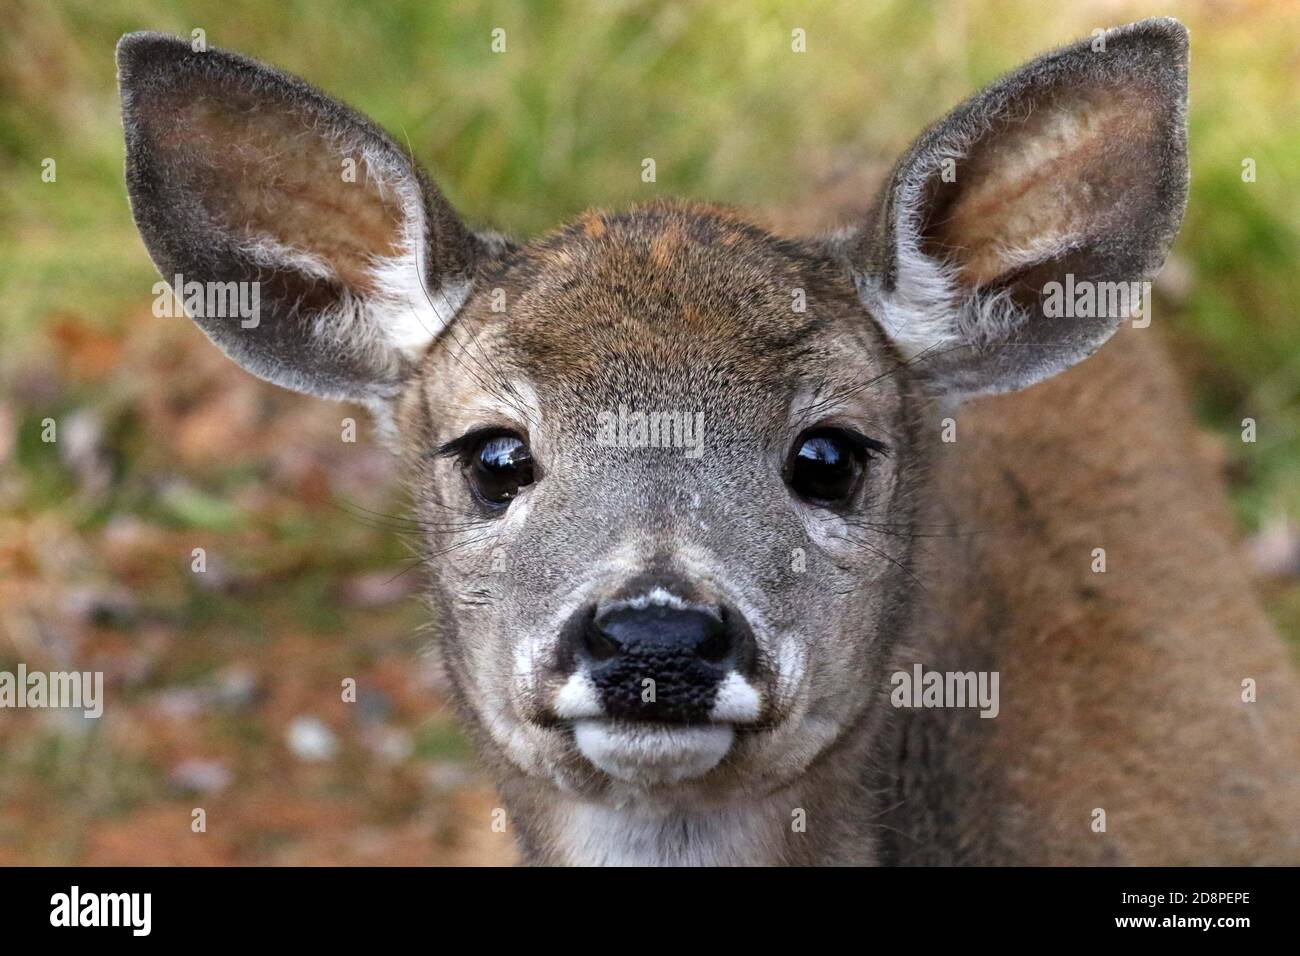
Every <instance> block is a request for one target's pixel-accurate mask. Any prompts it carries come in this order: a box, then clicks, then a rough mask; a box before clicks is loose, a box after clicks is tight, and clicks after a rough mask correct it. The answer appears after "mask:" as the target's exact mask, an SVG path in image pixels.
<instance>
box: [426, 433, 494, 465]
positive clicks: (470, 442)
mask: <svg viewBox="0 0 1300 956" xmlns="http://www.w3.org/2000/svg"><path fill="white" fill-rule="evenodd" d="M513 434H515V432H513V431H511V430H510V429H509V428H501V427H500V426H497V425H484V426H483V427H482V428H475V429H473V430H472V431H468V432H466V433H465V434H463V435H461V436H460V437H459V438H453V439H452V440H451V441H449V442H447V443H446V444H445V445H441V446H439V447H438V448H435V449H434V450H433V451H432V452H429V453H428V457H430V458H456V459H459V460H460V462H461V463H462V464H468V462H469V455H470V452H471V451H473V450H474V449H475V448H477V447H478V445H479V444H480V443H481V442H484V441H486V440H488V439H489V438H497V437H500V436H503V435H513Z"/></svg>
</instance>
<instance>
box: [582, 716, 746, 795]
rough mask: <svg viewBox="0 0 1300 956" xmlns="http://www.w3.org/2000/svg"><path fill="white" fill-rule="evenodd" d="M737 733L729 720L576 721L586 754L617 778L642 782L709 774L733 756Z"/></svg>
mask: <svg viewBox="0 0 1300 956" xmlns="http://www.w3.org/2000/svg"><path fill="white" fill-rule="evenodd" d="M735 736H736V734H735V731H733V730H732V729H731V727H730V726H728V725H726V724H710V725H708V726H705V727H669V726H665V725H663V724H651V725H647V726H640V725H637V724H625V723H614V722H611V721H608V720H579V721H576V722H575V723H574V725H573V737H574V740H575V741H576V742H577V744H578V749H579V750H580V751H582V755H583V756H584V757H586V758H587V759H588V760H590V761H591V762H592V763H593V764H595V766H596V767H598V768H599V769H601V770H603V771H605V773H607V774H609V775H610V776H611V777H614V778H616V779H618V780H625V781H627V782H628V783H637V784H665V783H677V782H679V781H681V780H691V779H693V778H695V777H700V776H703V775H704V774H706V773H708V772H709V771H710V770H712V769H713V768H714V767H716V766H717V765H718V762H719V761H720V760H722V758H723V757H725V756H726V755H727V751H728V750H730V749H731V742H732V740H733V739H734V738H735Z"/></svg>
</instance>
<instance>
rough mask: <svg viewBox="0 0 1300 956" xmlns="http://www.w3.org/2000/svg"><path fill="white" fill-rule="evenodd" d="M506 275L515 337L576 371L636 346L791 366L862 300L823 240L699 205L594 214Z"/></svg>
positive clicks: (544, 358) (531, 251)
mask: <svg viewBox="0 0 1300 956" xmlns="http://www.w3.org/2000/svg"><path fill="white" fill-rule="evenodd" d="M503 278H504V286H505V287H506V291H507V296H508V299H509V301H510V307H509V312H510V324H511V327H512V331H511V338H512V339H513V340H514V341H515V342H517V343H518V344H519V345H520V347H521V348H522V349H523V350H524V351H525V353H526V354H527V355H528V356H529V358H530V359H532V360H534V361H535V362H536V363H537V366H538V367H539V368H548V369H551V370H552V371H553V372H554V373H556V374H565V375H571V374H573V373H574V372H575V371H581V370H583V369H595V368H597V367H598V365H599V363H600V362H601V361H602V359H603V357H607V356H608V354H609V353H611V352H622V351H625V350H626V349H627V348H628V347H629V346H636V347H639V348H644V349H647V350H664V349H667V350H669V352H670V353H671V351H672V350H674V349H676V350H682V349H689V350H690V351H691V353H692V356H693V357H694V358H696V359H699V358H700V357H701V356H702V355H703V354H704V351H703V350H704V349H705V348H706V347H717V348H720V349H721V350H722V351H723V352H724V353H726V354H736V353H737V352H739V351H752V352H754V353H756V354H763V355H768V356H770V357H771V358H772V360H774V361H775V360H781V361H789V359H790V358H791V355H792V354H793V353H797V352H798V351H799V350H800V349H802V348H805V347H806V346H807V344H808V341H809V337H810V336H812V335H813V334H814V333H816V332H817V331H819V330H820V329H823V328H825V327H826V326H827V325H828V323H829V322H831V321H832V320H834V319H838V318H841V317H842V316H840V315H839V314H838V313H839V311H840V310H841V309H843V310H847V311H851V309H852V305H853V303H854V301H855V300H854V298H853V291H852V287H851V285H850V284H849V282H848V280H847V279H846V278H845V277H844V276H843V275H842V273H841V272H840V271H839V269H837V268H836V267H835V265H834V264H833V263H832V262H831V261H830V260H829V259H828V258H827V257H825V256H824V255H823V254H822V253H821V252H820V251H819V250H818V249H817V247H815V246H813V245H811V244H804V243H799V242H793V241H789V240H785V239H780V238H777V237H775V236H773V235H771V234H770V233H768V232H766V231H765V230H763V229H762V228H761V227H759V226H757V225H755V224H753V223H751V222H748V221H747V220H745V219H744V218H742V217H741V216H740V215H739V214H737V213H736V212H734V211H733V210H730V209H727V208H725V207H720V206H714V205H701V204H690V203H667V202H656V203H652V204H649V205H646V206H641V207H637V208H635V209H633V210H631V211H629V212H625V213H608V212H603V211H591V212H588V213H586V214H584V215H583V216H582V217H580V218H579V219H578V220H577V221H576V222H574V223H572V224H570V225H568V226H566V227H564V228H562V229H559V230H557V231H555V232H552V233H550V234H548V235H546V236H544V237H542V238H540V239H538V240H536V241H535V242H533V243H530V244H528V245H527V246H525V247H523V249H522V250H521V251H520V253H519V258H518V259H517V260H516V261H514V262H512V263H511V264H510V266H509V268H508V270H507V272H506V275H505V276H504V277H503ZM805 304H806V307H802V306H804V305H805ZM801 307H802V308H801ZM579 342H581V343H582V347H577V343H579ZM667 357H671V354H670V355H669V356H667Z"/></svg>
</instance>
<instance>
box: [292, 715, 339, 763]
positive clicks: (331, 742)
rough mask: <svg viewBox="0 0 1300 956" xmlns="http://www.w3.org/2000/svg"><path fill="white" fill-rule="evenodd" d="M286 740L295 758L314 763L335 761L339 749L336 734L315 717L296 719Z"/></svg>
mask: <svg viewBox="0 0 1300 956" xmlns="http://www.w3.org/2000/svg"><path fill="white" fill-rule="evenodd" d="M286 739H287V740H288V743H289V749H290V750H291V751H292V752H293V754H294V756H295V757H297V758H298V759H299V760H307V761H310V762H312V763H319V762H321V761H324V760H333V759H334V756H335V754H337V753H338V749H339V744H338V740H337V738H335V736H334V732H333V731H332V730H330V729H329V728H328V727H326V726H325V725H324V724H323V723H321V721H319V720H318V719H317V718H315V717H295V718H294V719H293V720H292V721H291V722H290V724H289V731H288V734H287V735H286Z"/></svg>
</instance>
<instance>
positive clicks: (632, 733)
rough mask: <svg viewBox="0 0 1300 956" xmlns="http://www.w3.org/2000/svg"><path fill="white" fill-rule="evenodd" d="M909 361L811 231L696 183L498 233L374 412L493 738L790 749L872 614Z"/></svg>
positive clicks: (609, 778)
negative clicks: (506, 249)
mask: <svg viewBox="0 0 1300 956" xmlns="http://www.w3.org/2000/svg"><path fill="white" fill-rule="evenodd" d="M494 296H495V301H496V302H497V303H500V302H501V301H502V300H504V302H505V303H507V304H508V313H499V312H493V311H492V303H493V301H494ZM913 388H914V385H913V383H912V380H911V379H910V378H909V376H908V375H907V374H906V370H905V368H904V366H903V364H902V362H901V361H900V359H899V357H898V355H897V353H896V351H895V350H894V349H893V348H892V347H891V346H890V345H889V344H888V342H887V340H886V339H885V337H884V336H883V335H882V334H881V333H880V331H879V329H878V327H877V326H876V325H874V324H873V323H872V322H870V321H869V320H867V319H866V317H865V316H864V315H863V314H862V310H861V306H860V305H859V304H858V299H857V293H856V291H855V290H854V287H853V284H852V282H851V281H850V280H849V279H848V277H847V276H846V275H845V273H844V272H843V270H842V269H841V268H840V267H839V266H838V265H837V264H836V262H835V261H834V260H833V259H832V258H831V256H830V255H829V254H828V253H827V252H826V251H825V250H824V249H822V248H820V247H818V246H815V245H807V246H802V245H798V244H794V243H789V242H782V241H779V240H777V239H775V238H773V237H771V236H769V235H767V234H766V233H764V232H763V231H762V230H760V229H758V228H756V227H754V226H751V225H748V224H746V223H744V222H742V221H740V220H738V219H737V218H735V217H734V216H733V215H731V214H729V213H726V212H723V211H718V210H713V209H704V208H690V207H674V206H651V207H647V208H643V209H641V210H638V211H635V212H632V213H630V214H627V215H621V216H604V215H600V214H589V215H588V216H587V217H586V218H585V219H583V220H582V221H580V222H578V223H577V224H575V225H573V226H570V227H568V228H566V229H564V230H561V231H560V232H557V233H555V234H553V235H551V236H548V237H546V238H544V239H542V240H540V241H539V242H536V243H533V244H529V245H526V246H523V247H521V248H519V249H518V250H515V251H513V252H511V253H509V254H506V255H504V256H503V257H502V258H501V259H500V260H499V261H498V263H497V264H496V265H495V266H494V267H493V268H492V270H491V271H490V272H489V273H488V274H486V275H484V276H483V278H482V281H481V282H480V283H479V291H477V292H476V293H475V294H474V295H473V296H472V297H471V298H470V300H469V301H468V302H467V303H466V304H465V306H464V308H463V310H462V311H461V314H460V316H459V317H458V318H457V321H456V327H455V329H448V334H447V335H446V336H445V337H444V338H443V339H442V340H441V341H440V342H439V343H438V344H437V346H436V347H435V348H433V349H432V350H431V351H430V352H429V354H428V355H427V357H426V359H425V361H424V363H423V365H422V366H421V369H420V372H419V374H418V376H417V377H416V380H415V381H414V383H413V384H412V386H411V387H410V389H409V390H408V391H407V393H406V394H405V396H404V398H403V401H402V403H401V404H402V414H401V428H400V430H401V433H402V435H403V445H404V447H405V449H406V452H407V456H408V458H410V459H411V461H412V466H413V473H414V475H415V488H416V491H417V496H418V499H419V501H420V505H419V507H420V515H421V519H422V522H423V523H424V525H425V526H426V527H427V528H428V529H429V532H430V533H429V535H428V538H427V541H428V544H429V565H430V567H431V569H432V570H433V577H434V581H435V587H434V593H435V608H436V610H435V614H436V615H437V617H438V618H439V619H440V621H442V622H443V623H444V625H445V629H446V632H447V634H446V640H445V646H446V648H447V651H448V660H449V664H450V666H451V668H452V670H453V672H454V674H455V680H456V684H457V686H458V687H460V688H461V689H462V692H463V693H464V696H465V699H466V701H467V702H468V704H469V707H470V709H471V710H472V711H473V712H474V714H475V716H476V718H477V719H478V720H479V721H480V722H481V723H482V725H483V726H484V728H485V729H486V730H487V731H488V733H490V734H491V735H492V736H493V738H494V742H495V743H496V744H497V745H498V746H501V747H503V748H504V749H505V752H506V753H507V755H508V756H509V758H510V760H512V761H513V762H514V763H515V764H516V765H518V766H520V767H523V768H526V769H527V770H528V771H529V772H531V773H535V774H539V775H547V776H552V777H555V778H557V779H560V780H562V782H563V783H564V785H565V786H567V787H569V788H582V787H586V788H597V789H602V788H609V787H615V788H617V787H622V786H628V787H633V788H646V787H660V786H669V785H672V786H675V787H680V786H681V785H682V784H683V782H684V781H687V780H692V779H695V778H699V777H703V776H705V775H709V776H710V785H711V786H715V785H717V783H718V781H719V780H720V779H723V778H725V779H727V780H731V781H732V782H734V783H737V784H743V785H745V786H749V787H754V786H763V785H765V782H764V781H765V779H766V781H768V782H770V781H771V780H772V779H773V778H774V775H780V776H782V777H785V776H789V775H791V774H794V773H796V772H798V770H799V769H801V767H802V765H803V764H804V763H806V762H807V761H808V760H809V759H811V758H812V757H814V756H815V755H816V754H817V753H818V752H819V751H820V749H821V747H822V746H824V745H825V744H826V743H827V742H829V740H830V739H831V738H832V737H833V736H834V733H835V731H836V729H837V728H839V727H841V726H843V725H844V724H845V723H846V722H847V721H849V720H851V718H852V717H853V716H854V715H855V713H856V711H857V710H858V709H860V708H861V707H863V706H864V705H865V704H866V702H867V700H868V695H865V694H862V693H860V692H856V691H855V689H860V688H861V687H864V686H867V684H868V683H869V681H870V680H871V678H872V676H873V668H874V666H875V665H876V663H877V662H878V661H879V659H880V656H881V654H882V653H883V651H884V650H885V649H887V648H888V646H889V645H890V643H891V638H892V636H893V634H894V633H896V632H897V629H898V627H897V622H896V621H893V620H892V618H893V616H894V615H895V614H896V613H897V611H898V609H899V608H900V607H901V606H902V604H903V603H904V601H903V598H902V596H903V594H904V593H905V592H906V590H907V588H908V580H907V579H908V570H907V565H908V562H909V545H910V540H911V539H910V538H909V537H908V534H907V528H908V526H909V522H910V521H911V499H912V494H911V489H912V488H913V487H914V485H915V483H916V481H917V479H918V472H919V470H920V453H919V449H918V448H917V447H916V446H917V441H916V435H915V433H916V430H917V426H916V424H915V422H914V420H913V419H914V417H915V409H916V408H917V407H919V405H920V403H919V396H918V395H914V394H911V393H910V392H911V390H912V389H913ZM592 765H594V766H595V767H596V768H598V769H599V770H600V771H602V773H601V774H600V775H596V776H594V777H593V774H592V772H591V771H592Z"/></svg>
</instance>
